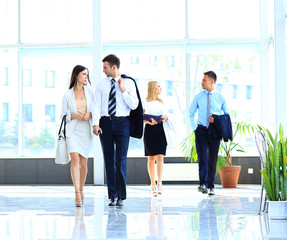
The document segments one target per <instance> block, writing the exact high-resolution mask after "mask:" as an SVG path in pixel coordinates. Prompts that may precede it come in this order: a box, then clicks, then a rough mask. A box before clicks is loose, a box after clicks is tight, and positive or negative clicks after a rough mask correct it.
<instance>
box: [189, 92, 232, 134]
mask: <svg viewBox="0 0 287 240" xmlns="http://www.w3.org/2000/svg"><path fill="white" fill-rule="evenodd" d="M208 93H209V92H208V91H207V90H205V89H204V90H202V91H201V92H200V93H199V94H197V95H196V96H195V97H194V99H193V101H192V103H191V105H190V108H189V120H190V124H191V129H192V131H194V130H195V129H196V128H197V125H203V126H205V127H206V126H207V119H208V118H207V105H208ZM197 111H198V120H197V123H196V124H195V120H194V118H195V114H196V112H197ZM210 114H216V115H222V114H229V110H228V107H227V104H226V100H225V98H224V96H223V95H222V93H220V92H219V91H217V90H216V89H213V90H212V91H211V92H210Z"/></svg>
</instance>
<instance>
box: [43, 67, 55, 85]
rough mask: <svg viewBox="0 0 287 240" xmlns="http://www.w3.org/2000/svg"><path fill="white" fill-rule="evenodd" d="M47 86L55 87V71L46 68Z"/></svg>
mask: <svg viewBox="0 0 287 240" xmlns="http://www.w3.org/2000/svg"><path fill="white" fill-rule="evenodd" d="M45 86H46V87H47V88H54V87H55V71H49V70H46V81H45Z"/></svg>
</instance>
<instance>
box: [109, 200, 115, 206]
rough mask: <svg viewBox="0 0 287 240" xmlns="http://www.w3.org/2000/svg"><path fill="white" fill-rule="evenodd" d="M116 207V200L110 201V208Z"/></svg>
mask: <svg viewBox="0 0 287 240" xmlns="http://www.w3.org/2000/svg"><path fill="white" fill-rule="evenodd" d="M115 205H116V201H115V199H110V203H109V207H113V206H115Z"/></svg>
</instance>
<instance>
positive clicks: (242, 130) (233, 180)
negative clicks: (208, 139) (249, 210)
mask: <svg viewBox="0 0 287 240" xmlns="http://www.w3.org/2000/svg"><path fill="white" fill-rule="evenodd" d="M232 125H233V139H232V140H231V141H228V142H224V141H221V142H220V147H219V154H218V161H217V171H218V172H219V175H220V179H221V183H222V186H223V187H236V186H237V183H238V178H239V174H240V171H241V166H234V165H232V151H237V152H245V150H244V149H243V147H242V146H241V145H240V143H239V142H237V141H238V137H240V136H242V135H244V136H246V135H249V136H250V134H251V133H254V131H255V130H256V128H257V126H255V125H253V124H250V123H245V122H239V123H234V124H232Z"/></svg>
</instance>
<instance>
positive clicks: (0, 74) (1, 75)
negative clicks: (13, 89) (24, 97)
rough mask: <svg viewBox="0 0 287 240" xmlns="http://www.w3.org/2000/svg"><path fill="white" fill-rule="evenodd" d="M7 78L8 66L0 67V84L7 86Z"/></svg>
mask: <svg viewBox="0 0 287 240" xmlns="http://www.w3.org/2000/svg"><path fill="white" fill-rule="evenodd" d="M8 79H9V77H8V68H7V67H2V68H0V85H2V86H8V85H9V81H8Z"/></svg>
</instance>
